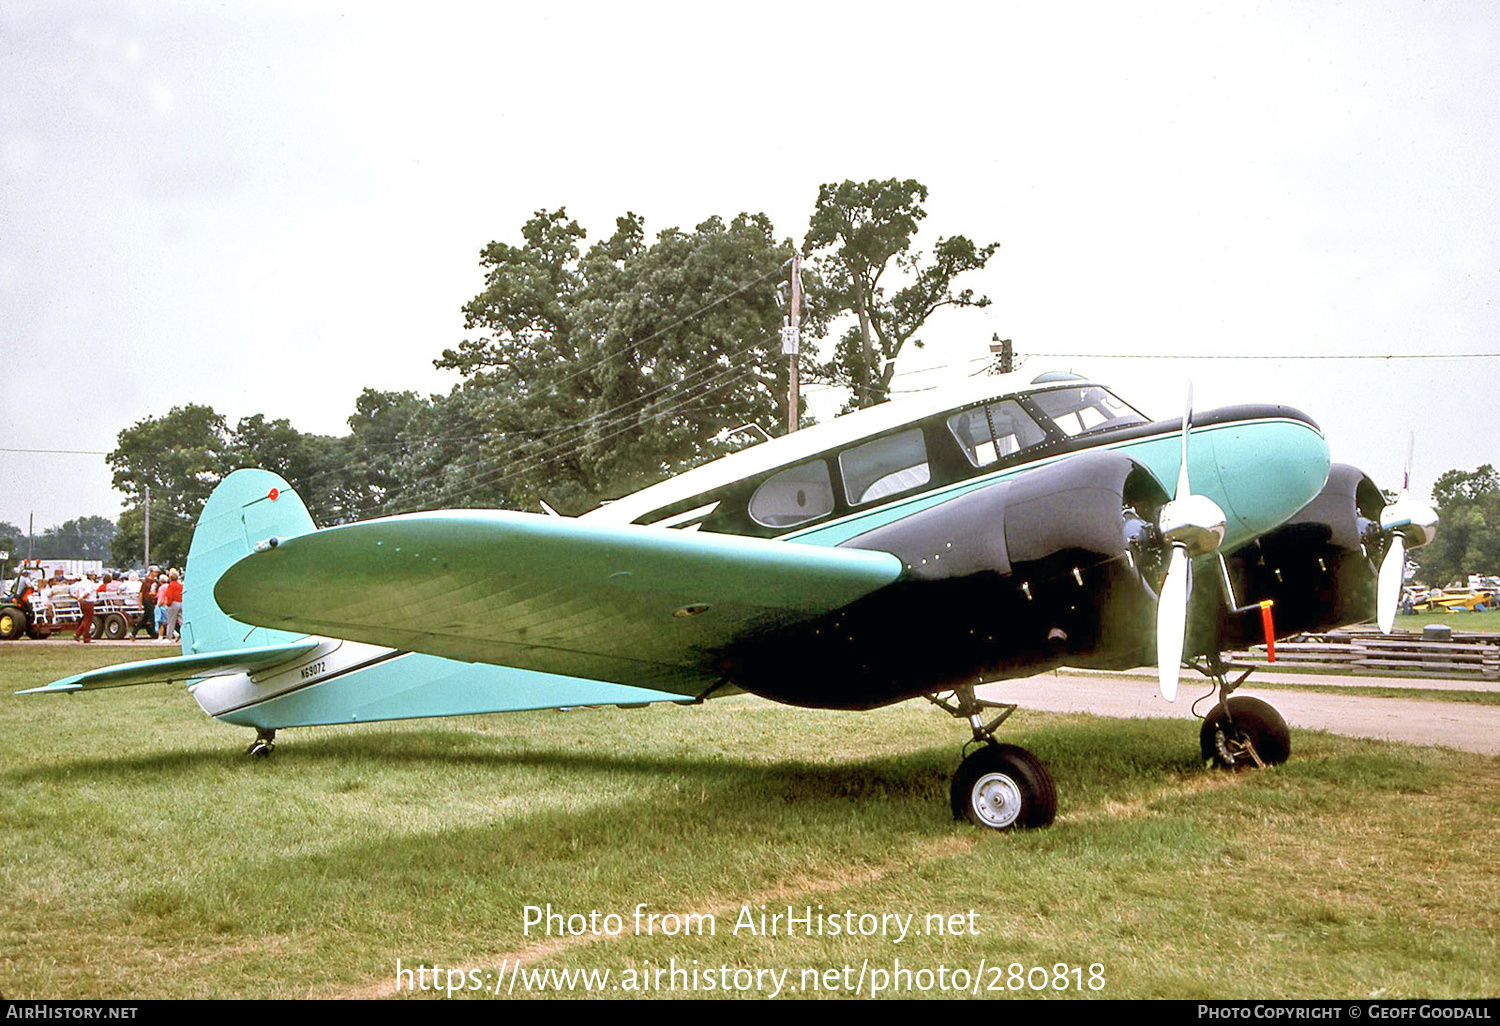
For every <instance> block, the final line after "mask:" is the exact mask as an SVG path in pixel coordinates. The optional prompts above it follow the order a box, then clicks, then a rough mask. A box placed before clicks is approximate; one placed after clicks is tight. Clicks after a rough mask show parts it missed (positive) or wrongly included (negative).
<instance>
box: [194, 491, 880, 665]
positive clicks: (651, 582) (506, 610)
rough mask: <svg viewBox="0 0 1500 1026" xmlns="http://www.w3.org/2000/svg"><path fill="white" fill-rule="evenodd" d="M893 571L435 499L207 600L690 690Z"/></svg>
mask: <svg viewBox="0 0 1500 1026" xmlns="http://www.w3.org/2000/svg"><path fill="white" fill-rule="evenodd" d="M901 571H902V565H901V561H900V560H899V559H897V558H896V557H895V556H892V555H890V554H889V553H885V552H870V551H863V550H858V549H838V548H828V547H823V546H815V545H806V544H797V543H794V542H779V541H769V540H766V539H759V538H740V537H732V536H728V535H714V534H705V533H701V532H684V531H674V530H667V529H663V528H655V527H638V526H633V525H617V524H605V525H595V524H590V523H588V522H586V521H579V520H572V519H568V518H560V517H546V516H538V515H533V514H528V513H509V512H501V511H493V510H447V511H441V512H432V513H413V514H409V515H406V516H400V517H391V518H388V519H384V520H372V521H367V522H365V523H361V524H350V525H346V526H343V527H334V528H329V529H327V530H323V531H319V532H317V533H315V534H307V535H302V536H299V537H295V538H291V539H288V540H286V541H283V542H278V543H277V544H275V545H274V546H271V545H268V546H263V551H260V552H256V553H254V554H252V555H250V556H247V557H245V558H244V559H242V560H240V561H239V562H238V563H236V564H235V565H234V566H232V567H230V568H229V570H227V571H226V572H225V573H224V575H223V577H222V578H220V580H219V582H218V584H217V585H216V586H215V589H214V597H215V599H216V600H217V602H218V604H219V606H220V607H221V608H222V609H223V610H224V611H225V612H226V613H228V614H229V615H230V616H233V617H235V618H236V619H238V620H241V621H244V622H246V623H253V624H258V625H261V626H264V627H274V628H282V629H285V630H292V631H297V632H299V633H307V634H321V635H325V636H328V637H337V638H348V639H350V640H353V641H364V642H368V643H370V644H376V645H385V646H389V647H393V648H401V649H405V650H408V651H413V652H424V653H427V654H430V655H437V656H445V657H448V658H451V659H459V660H463V661H466V662H483V663H493V664H498V665H503V666H515V667H521V668H523V669H529V670H540V671H543V672H546V673H559V674H565V675H568V676H573V677H583V678H587V679H590V680H600V681H611V682H615V683H620V684H633V685H637V686H641V687H651V688H660V689H663V690H666V691H671V692H674V693H678V694H696V693H698V692H700V691H702V690H704V689H705V688H706V687H708V686H711V685H712V684H714V683H716V682H717V681H718V680H719V678H720V677H721V676H722V674H721V673H720V671H719V667H718V654H719V653H720V652H721V651H722V650H723V649H724V648H725V647H726V646H728V645H730V644H731V643H733V642H734V641H736V640H738V639H740V638H744V637H746V636H750V635H753V634H756V633H759V632H763V631H768V630H772V629H775V628H777V627H781V626H785V625H787V624H789V623H794V622H798V621H802V620H805V619H809V618H811V617H814V616H817V615H820V614H822V613H825V612H828V611H830V610H833V609H837V608H840V607H842V606H844V605H847V604H848V603H850V602H853V601H855V600H856V599H858V598H860V597H862V596H864V595H867V594H869V593H870V592H872V591H875V590H876V589H878V588H881V587H884V586H885V585H887V584H890V583H891V582H893V581H894V580H896V578H897V577H899V576H900V574H901ZM189 586H191V584H190V585H189Z"/></svg>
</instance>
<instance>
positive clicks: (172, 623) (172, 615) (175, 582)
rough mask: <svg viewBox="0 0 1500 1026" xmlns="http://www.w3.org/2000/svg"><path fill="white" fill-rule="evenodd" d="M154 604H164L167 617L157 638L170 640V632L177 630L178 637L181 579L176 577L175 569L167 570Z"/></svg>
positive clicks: (180, 611)
mask: <svg viewBox="0 0 1500 1026" xmlns="http://www.w3.org/2000/svg"><path fill="white" fill-rule="evenodd" d="M156 604H157V605H159V606H165V607H166V610H167V619H166V622H165V623H164V624H163V626H162V629H161V637H160V638H158V639H157V640H158V641H171V640H172V634H173V633H174V632H179V633H178V636H179V637H180V636H181V635H180V627H179V625H180V624H181V622H182V581H180V580H179V579H178V577H177V571H176V570H168V571H167V583H166V585H165V586H164V587H163V588H161V589H160V590H158V591H157V593H156Z"/></svg>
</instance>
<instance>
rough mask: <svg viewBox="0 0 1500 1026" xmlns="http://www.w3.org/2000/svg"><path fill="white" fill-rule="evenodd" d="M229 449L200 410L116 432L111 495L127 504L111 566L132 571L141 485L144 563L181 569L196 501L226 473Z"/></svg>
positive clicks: (214, 418) (179, 411) (218, 420)
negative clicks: (147, 548) (147, 556)
mask: <svg viewBox="0 0 1500 1026" xmlns="http://www.w3.org/2000/svg"><path fill="white" fill-rule="evenodd" d="M233 451H234V450H233V446H232V444H231V438H230V434H229V431H228V429H227V427H226V426H225V424H224V418H223V417H222V416H220V415H219V414H218V413H215V412H214V410H213V409H212V408H211V407H208V406H199V405H196V404H190V405H188V406H175V407H173V408H172V410H171V412H170V413H168V414H167V415H166V416H164V417H148V418H146V419H145V420H141V421H138V422H137V423H135V424H134V425H132V426H130V427H128V428H126V429H125V430H123V431H121V432H120V434H119V436H118V439H117V442H116V446H115V450H114V451H113V452H111V453H110V454H109V457H108V460H109V464H110V466H112V467H113V468H114V470H115V474H114V487H115V490H116V491H118V492H121V493H123V494H124V495H125V497H126V502H127V504H128V508H127V509H126V510H125V512H124V513H122V514H121V516H120V530H119V533H118V534H117V535H115V540H114V543H113V547H112V558H113V560H114V562H115V563H117V564H119V565H121V566H133V565H135V564H136V563H138V562H139V561H140V559H141V555H142V552H143V549H144V534H145V530H144V527H145V517H144V513H143V511H144V508H145V501H146V490H147V488H149V489H150V492H151V560H152V562H155V563H159V564H161V565H163V566H165V565H167V564H173V565H176V566H182V565H183V562H184V561H185V560H186V559H187V553H188V545H189V544H190V542H191V540H192V535H193V526H194V524H196V523H197V520H198V514H199V513H201V512H202V511H203V504H204V503H205V502H207V501H208V496H209V493H210V492H212V491H213V489H214V486H215V485H217V484H218V483H219V481H220V480H221V479H222V478H223V476H224V475H225V474H226V473H228V472H229V470H232V469H233V467H232V465H231V464H232V457H233Z"/></svg>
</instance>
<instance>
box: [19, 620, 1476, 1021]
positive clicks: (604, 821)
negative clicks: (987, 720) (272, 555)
mask: <svg viewBox="0 0 1500 1026" xmlns="http://www.w3.org/2000/svg"><path fill="white" fill-rule="evenodd" d="M143 649H145V650H143V651H137V652H132V651H130V650H122V649H107V650H103V651H96V650H89V649H83V648H81V647H80V646H70V645H65V644H62V643H47V644H45V645H43V644H35V643H30V642H22V643H13V644H5V645H0V785H3V786H0V894H3V906H0V907H3V910H4V911H3V917H0V994H3V995H4V996H5V997H6V998H11V999H20V998H31V997H54V998H60V997H69V998H83V997H104V998H108V997H113V998H124V997H135V998H149V997H299V996H318V997H330V996H379V995H384V994H389V993H391V991H392V990H393V988H394V985H395V983H396V980H397V976H396V969H397V960H398V959H399V960H400V962H401V966H402V968H403V969H404V970H407V971H410V970H413V969H414V968H418V967H420V968H421V969H422V971H423V977H422V982H423V983H428V984H430V983H431V981H432V974H431V972H430V971H429V970H430V967H432V966H440V967H442V971H443V972H442V975H440V976H439V977H438V979H439V981H440V983H441V984H449V983H454V982H457V983H460V984H463V985H468V984H469V983H478V984H480V985H482V986H483V987H485V988H487V989H494V988H495V981H497V980H498V981H500V983H501V984H502V985H503V984H504V983H505V981H506V977H505V975H503V973H504V972H505V971H507V970H508V969H513V967H514V965H515V960H516V959H517V958H518V957H519V958H520V960H521V962H522V965H523V966H524V967H525V970H526V971H527V972H528V973H529V972H532V971H535V970H547V969H551V970H558V971H561V970H569V971H571V970H581V971H588V972H594V973H603V972H604V971H608V972H609V973H610V974H611V975H610V976H609V978H608V979H607V980H605V981H603V985H604V987H605V993H606V994H608V995H609V996H615V997H623V996H629V995H631V994H634V993H637V992H638V991H637V990H632V989H629V988H630V986H631V981H632V980H633V982H634V986H635V987H637V988H639V987H641V986H642V984H643V983H649V982H651V979H652V977H651V974H652V973H653V972H656V971H658V970H660V971H662V972H663V973H664V974H666V975H663V976H661V977H659V978H658V979H657V982H658V983H659V984H660V986H661V987H662V988H663V989H664V993H663V996H683V995H684V993H686V996H696V997H705V996H719V995H722V994H723V993H724V992H725V988H726V986H729V987H738V986H740V985H741V984H742V983H745V982H746V981H748V980H751V979H755V980H756V982H757V983H758V984H760V985H761V987H762V988H763V989H764V990H769V989H770V988H771V986H772V983H773V982H774V979H775V978H774V977H772V976H769V975H766V974H767V973H772V972H774V973H785V975H784V976H782V977H780V979H781V986H782V991H781V993H783V994H785V995H791V996H809V993H811V992H812V991H811V988H812V986H813V982H814V981H815V980H816V981H817V983H818V986H819V987H820V988H821V989H819V990H818V991H816V993H818V994H828V993H844V992H845V989H846V987H848V988H852V987H854V986H855V985H856V984H857V985H858V986H859V987H860V988H861V992H862V993H866V994H868V993H869V990H870V988H871V986H872V985H878V984H880V983H882V980H883V982H884V985H885V986H886V987H887V988H889V990H888V991H887V992H894V993H896V994H897V995H898V996H902V997H909V996H923V995H924V994H925V995H926V996H937V997H943V996H946V997H953V996H957V993H956V991H957V990H958V989H960V988H959V984H960V983H962V984H963V988H962V989H965V990H966V992H972V991H974V990H976V989H977V992H978V993H977V995H976V996H987V997H993V996H1023V997H1024V996H1042V995H1047V996H1064V995H1066V996H1077V995H1079V994H1082V995H1083V996H1090V995H1094V994H1097V995H1099V996H1103V997H1109V998H1141V997H1144V998H1150V997H1170V998H1204V997H1267V998H1270V997H1277V998H1308V997H1337V998H1356V997H1359V998H1362V997H1366V996H1368V995H1371V994H1377V995H1381V996H1385V997H1388V998H1401V997H1439V996H1484V995H1493V994H1495V993H1497V992H1500V968H1497V966H1500V952H1497V950H1496V946H1497V936H1500V874H1496V873H1495V872H1494V858H1495V845H1494V839H1495V836H1496V827H1497V822H1496V820H1497V814H1496V806H1495V802H1494V795H1495V794H1496V793H1497V785H1500V760H1496V759H1492V758H1484V757H1480V756H1469V755H1462V754H1457V753H1453V752H1447V751H1438V750H1430V749H1416V748H1406V747H1401V746H1396V745H1387V744H1380V743H1375V742H1367V741H1359V740H1353V739H1348V738H1341V737H1335V736H1332V735H1328V734H1322V733H1313V732H1306V731H1295V732H1294V735H1293V746H1294V749H1293V758H1292V761H1291V762H1289V763H1288V764H1287V765H1285V766H1283V767H1281V768H1279V769H1276V770H1271V771H1266V772H1260V773H1242V774H1224V773H1218V772H1211V771H1208V770H1205V769H1204V768H1202V767H1201V766H1200V765H1199V764H1198V759H1197V731H1196V728H1195V726H1194V725H1193V724H1191V723H1185V722H1182V721H1168V720H1132V721H1119V720H1108V719H1100V718H1095V717H1089V716H1078V715H1073V716H1059V715H1045V714H1039V713H1029V712H1022V713H1020V714H1018V715H1017V716H1016V717H1014V718H1013V720H1012V724H1013V725H1014V727H1013V729H1008V730H1007V740H1010V741H1013V742H1015V743H1019V744H1024V745H1026V746H1027V747H1029V748H1031V749H1032V750H1033V751H1034V752H1036V754H1037V755H1038V756H1039V757H1041V758H1042V759H1043V760H1044V761H1045V762H1046V763H1047V764H1048V766H1049V767H1050V768H1051V770H1052V772H1053V774H1054V776H1055V777H1056V780H1057V788H1058V794H1059V817H1058V822H1057V823H1056V825H1055V826H1053V827H1051V828H1049V829H1047V830H1042V831H1036V832H1032V833H1025V834H1011V835H993V834H987V833H982V832H980V831H977V830H975V829H972V828H970V827H967V826H963V825H959V824H955V823H954V822H953V820H952V819H951V817H950V815H949V813H948V810H947V788H948V778H949V775H950V774H951V773H952V771H953V769H954V768H955V767H956V765H957V763H958V759H959V747H960V743H961V741H962V740H963V739H964V736H965V734H966V730H965V729H964V728H962V727H961V725H959V724H956V723H954V722H952V721H951V720H950V719H949V718H948V717H946V716H945V715H943V714H941V713H939V712H938V711H936V710H935V709H933V708H931V707H930V706H928V705H926V704H925V703H908V704H905V705H902V706H898V707H894V708H890V709H884V710H879V711H876V712H872V713H864V714H851V713H831V712H810V711H806V710H796V709H791V708H787V707H782V706H777V705H773V704H770V703H767V702H763V701H759V700H756V699H752V698H746V697H741V698H733V699H727V700H724V701H721V702H712V703H709V704H708V705H706V706H702V707H692V708H672V707H661V708H651V709H645V710H639V711H614V710H610V711H591V710H585V711H578V712H571V713H535V714H514V715H509V716H487V717H470V718H463V719H453V720H434V721H420V722H411V723H400V724H390V725H382V724H375V725H367V726H360V727H350V728H319V729H308V730H295V731H286V732H283V733H282V735H281V737H280V738H279V744H278V748H277V751H276V754H275V755H274V756H273V757H272V758H271V759H269V760H252V759H249V758H246V757H245V756H244V755H243V750H244V747H245V745H246V743H247V742H248V741H249V739H250V732H249V731H246V730H243V729H238V728H231V727H228V726H225V725H222V724H218V723H215V722H213V721H211V720H209V719H207V718H206V717H204V716H203V715H202V713H201V712H199V711H198V709H197V707H196V706H195V705H194V704H193V702H192V700H191V698H190V697H188V696H187V695H186V694H184V692H183V691H182V690H181V689H180V688H176V687H170V686H159V687H158V686H148V687H141V688H129V689H119V690H116V691H112V692H101V693H93V694H84V695H72V696H53V695H46V696H27V697H15V696H11V695H10V694H9V692H10V691H12V690H15V689H17V688H21V687H28V686H32V685H35V684H40V683H43V682H45V681H46V680H50V679H53V678H55V677H61V676H63V675H65V674H67V673H70V672H75V671H76V670H77V669H80V668H83V667H84V666H86V665H89V664H90V663H91V662H105V661H108V660H110V659H114V658H119V657H120V656H121V654H124V655H136V656H138V657H143V658H144V657H151V656H157V655H160V654H161V651H160V650H159V649H156V648H155V647H154V646H151V647H147V646H143ZM1122 686H1130V685H1129V684H1122ZM1143 686H1149V685H1143ZM548 905H550V906H551V907H552V909H553V910H554V912H557V913H561V914H563V915H571V914H573V913H577V914H579V916H580V917H582V918H580V919H577V920H574V924H575V925H578V924H580V923H582V922H585V921H587V919H588V915H589V913H591V912H597V913H599V916H598V917H595V918H596V922H598V921H600V920H601V919H602V917H605V916H608V915H610V914H614V915H618V916H620V917H621V918H620V920H619V922H620V923H621V924H623V929H622V930H621V931H620V932H621V935H620V936H618V937H613V938H610V937H601V936H595V935H594V934H592V933H589V932H584V933H583V934H582V935H580V936H572V935H565V936H557V935H556V934H555V933H554V935H553V936H550V937H549V936H546V935H545V933H543V934H541V935H539V934H538V933H537V932H536V931H535V930H533V931H532V932H531V933H530V934H528V933H527V932H525V928H524V925H523V924H524V919H525V916H526V915H527V911H526V910H527V908H528V906H534V907H536V908H541V909H545V908H546V906H548ZM641 905H644V906H645V910H644V911H645V913H646V914H647V915H649V914H651V913H657V914H658V915H659V916H661V917H667V916H669V914H675V915H677V916H679V917H680V916H685V915H687V914H689V913H695V914H697V915H698V916H700V917H702V916H708V915H712V916H713V921H714V923H715V927H716V928H715V931H714V934H713V935H712V936H707V935H704V936H696V935H694V936H681V935H678V936H669V935H665V934H663V933H662V932H661V931H659V930H658V931H656V932H653V933H651V934H649V935H640V936H637V935H635V933H634V929H633V924H634V920H633V912H634V910H635V909H636V908H637V907H638V906H641ZM762 906H764V911H765V912H766V914H767V915H772V914H775V913H777V912H782V913H784V912H785V910H786V908H787V907H788V906H791V907H792V908H793V909H794V910H795V913H796V914H797V915H799V916H800V915H802V913H803V910H804V909H811V910H812V913H813V914H819V913H821V914H822V915H824V916H825V917H831V916H833V915H835V914H837V915H839V916H844V915H845V914H846V913H852V914H853V917H854V918H853V920H848V919H846V920H845V921H847V922H853V923H855V924H856V925H858V924H859V923H860V922H861V919H860V917H870V918H867V919H865V920H864V922H865V923H869V922H874V921H877V920H880V917H882V916H885V917H889V916H896V917H902V916H911V917H913V918H912V919H911V920H909V921H908V922H909V923H910V924H911V925H912V928H913V929H920V928H922V927H924V926H931V925H935V923H936V922H938V921H941V922H942V923H943V924H944V926H945V930H944V932H943V933H942V934H941V935H938V934H936V933H935V932H920V933H909V934H908V935H907V936H906V937H905V938H904V939H901V940H897V939H895V938H894V937H893V936H890V935H887V936H879V935H875V936H855V937H849V936H844V935H840V936H829V935H828V934H827V932H826V931H825V933H824V934H823V935H822V936H817V935H815V936H811V937H808V936H800V935H799V936H792V937H788V936H785V935H784V932H783V933H780V934H778V935H777V936H774V937H773V936H762V935H760V934H759V933H758V932H757V933H755V934H752V933H750V932H748V931H746V930H745V929H743V928H742V929H741V930H740V931H739V932H737V933H736V932H735V931H734V930H733V927H734V926H735V924H736V922H737V921H739V920H740V917H741V916H742V914H744V911H743V910H748V913H749V914H750V915H751V916H752V917H758V916H759V915H760V914H761V912H762V911H763V909H762ZM928 916H933V917H936V918H935V919H934V920H928V919H927V917H928ZM953 917H957V918H956V919H955V918H953ZM883 921H884V922H885V923H887V924H891V923H893V922H894V923H899V922H900V919H899V918H898V919H897V920H894V921H893V920H891V919H889V918H887V919H885V920H883ZM609 922H613V921H609ZM671 922H673V920H671V919H668V918H659V919H658V920H657V923H658V924H661V925H662V926H668V925H670V924H671ZM696 922H699V923H702V922H706V920H705V919H702V918H700V919H697V920H696ZM820 922H826V920H820ZM954 924H959V928H958V930H957V931H956V932H949V929H947V927H951V926H953V925H954ZM893 928H894V927H893ZM562 932H563V933H566V920H563V927H562ZM1012 967H1015V968H1014V969H1012ZM1096 967H1097V968H1096ZM710 968H712V970H713V973H712V974H708V973H707V970H708V969H710ZM903 968H904V969H905V970H906V972H907V975H906V976H904V977H903V976H902V975H901V970H902V969H903ZM674 969H676V970H681V971H682V973H683V975H681V976H680V977H675V978H674V977H673V976H672V975H671V973H672V971H673V970H674ZM689 969H694V970H696V971H697V972H698V974H699V975H698V976H697V977H696V978H695V977H692V976H690V975H688V971H689ZM450 970H451V971H452V973H453V974H454V975H449V971H450ZM959 970H962V971H963V975H962V976H960V975H959V972H958V971H959ZM882 972H883V973H884V974H885V976H884V977H882V976H881V975H880V974H881V973H882ZM757 973H759V974H760V975H759V977H757V976H756V974H757ZM861 973H863V979H860V974H861ZM924 973H925V975H924ZM631 974H634V975H633V976H632V975H631ZM829 974H831V975H829ZM710 978H712V980H713V981H714V983H715V986H714V989H712V990H708V989H707V986H708V982H709V980H710ZM406 979H408V980H409V983H410V984H415V983H416V982H417V977H416V976H415V975H414V974H412V975H410V976H409V977H407V978H406ZM939 980H941V981H943V982H942V984H941V985H940V984H939ZM693 981H696V983H697V984H698V986H699V989H698V990H697V991H696V992H694V991H691V990H688V991H684V990H683V989H682V988H685V987H689V986H690V985H691V982H693ZM674 982H676V983H677V984H678V987H679V989H678V990H676V991H666V990H665V988H666V987H667V986H669V985H671V984H672V983H674ZM1038 983H1041V984H1042V985H1043V986H1045V987H1046V989H1044V990H1040V991H1035V990H1032V989H1029V985H1035V984H1038ZM1091 983H1093V984H1096V985H1097V987H1098V989H1097V990H1095V989H1090V984H1091ZM924 984H926V987H925V989H923V985H924ZM574 985H575V987H577V986H579V985H578V984H577V982H576V981H575V984H574ZM622 985H623V986H624V987H626V988H627V989H624V990H610V989H609V988H610V987H618V986H622ZM903 985H904V986H905V987H906V988H907V989H905V990H900V989H898V988H900V987H902V986H903ZM1014 986H1018V987H1019V989H1018V990H1010V989H1008V988H1009V987H1014ZM830 987H832V988H833V989H829V988H830ZM992 987H996V988H998V989H997V990H992V989H991V988H992ZM501 989H502V991H503V990H504V989H505V988H504V987H503V986H502V987H501ZM525 989H526V988H525V985H524V981H523V982H522V984H521V985H519V986H518V987H517V989H516V992H515V993H512V994H510V995H509V996H511V997H519V996H522V994H523V992H524V991H525ZM647 993H649V994H650V995H651V996H657V995H658V991H657V990H656V989H655V988H653V989H651V990H649V991H647Z"/></svg>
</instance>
